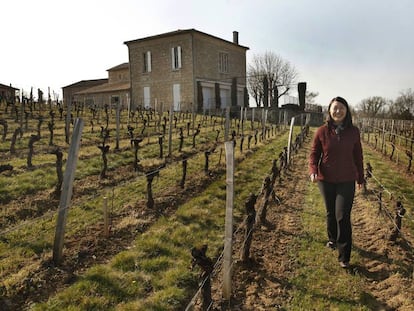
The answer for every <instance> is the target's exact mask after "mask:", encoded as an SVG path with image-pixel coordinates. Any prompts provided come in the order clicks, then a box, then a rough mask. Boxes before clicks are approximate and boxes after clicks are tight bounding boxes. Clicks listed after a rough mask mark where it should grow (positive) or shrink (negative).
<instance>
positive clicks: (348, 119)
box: [326, 96, 352, 127]
mask: <svg viewBox="0 0 414 311" xmlns="http://www.w3.org/2000/svg"><path fill="white" fill-rule="evenodd" d="M333 102H338V103H341V104H342V105H344V106H345V107H346V115H345V119H344V122H343V127H351V126H352V115H351V110H350V109H349V106H348V102H347V101H346V100H345V98H343V97H340V96H337V97H334V98H332V100H331V102H330V103H329V106H328V116H327V118H326V121H327V122H328V123H333V119H332V117H331V114H330V112H329V111H330V109H331V105H332V103H333Z"/></svg>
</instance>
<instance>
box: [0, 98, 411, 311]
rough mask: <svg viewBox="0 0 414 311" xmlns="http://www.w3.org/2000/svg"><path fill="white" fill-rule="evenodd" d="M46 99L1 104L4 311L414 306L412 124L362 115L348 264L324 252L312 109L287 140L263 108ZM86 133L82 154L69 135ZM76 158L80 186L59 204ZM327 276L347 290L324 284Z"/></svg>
mask: <svg viewBox="0 0 414 311" xmlns="http://www.w3.org/2000/svg"><path fill="white" fill-rule="evenodd" d="M37 108H38V110H36V109H34V110H33V111H34V112H32V111H31V113H25V114H23V113H22V112H21V111H20V112H19V111H18V109H12V108H11V107H7V106H6V104H5V103H3V104H0V111H2V114H1V115H0V125H3V133H2V134H3V135H2V139H1V142H0V154H1V159H0V168H1V169H0V171H1V172H0V202H1V211H0V275H1V283H0V306H1V309H2V310H3V309H4V310H25V309H33V310H45V309H46V310H79V309H81V310H114V309H116V310H185V309H188V310H190V309H195V310H215V309H220V308H221V309H226V308H228V309H231V310H275V309H276V310H277V309H293V310H295V309H296V310H303V309H315V310H320V309H326V308H328V309H329V308H331V307H334V308H340V307H342V308H345V309H356V310H370V309H375V308H377V309H381V308H382V309H384V310H396V309H398V310H410V309H412V307H413V306H414V302H413V298H412V297H413V296H414V286H413V265H412V263H413V258H414V254H413V248H412V246H413V243H414V238H413V232H414V222H413V216H412V215H413V209H414V196H413V181H414V178H413V174H412V169H411V160H410V157H409V153H410V152H411V154H412V145H413V143H412V141H413V132H412V126H411V132H410V127H407V125H405V124H404V125H402V129H401V131H399V125H398V124H396V123H393V125H392V126H393V128H392V131H391V130H389V131H390V132H391V134H387V135H385V134H383V135H382V136H380V135H381V134H379V132H375V131H376V130H377V128H379V127H377V126H375V127H374V125H373V124H372V123H369V122H368V121H361V122H362V123H361V124H363V125H364V126H361V133H362V137H363V140H364V157H365V162H369V165H370V169H368V168H367V176H366V177H367V187H366V189H365V191H364V193H360V194H358V196H357V198H356V204H355V205H356V206H355V210H354V214H356V215H355V216H354V217H355V218H354V224H355V233H354V235H355V239H356V242H355V244H356V246H355V248H356V250H355V251H354V253H355V255H354V256H355V264H354V266H353V269H352V270H351V271H350V273H343V272H342V271H339V268H337V267H336V265H334V264H335V261H334V256H332V258H331V259H332V260H329V259H328V258H329V256H322V257H324V258H320V257H321V254H322V253H323V252H326V250H325V249H324V248H323V244H324V228H323V226H324V225H323V206H322V203H321V200H320V198H319V196H318V193H317V189H316V188H315V187H314V186H312V185H311V184H310V183H308V180H307V164H306V156H307V152H308V148H309V143H310V139H311V136H312V134H313V129H311V130H310V132H309V128H308V127H307V126H304V125H305V118H297V120H296V122H295V124H294V127H293V138H292V144H291V146H292V148H291V149H289V150H288V148H287V145H288V141H289V140H290V137H289V128H288V127H287V126H284V125H280V124H277V125H276V124H271V123H269V122H268V121H267V120H266V117H265V114H262V115H261V116H257V115H256V118H255V117H254V114H253V113H250V115H249V117H246V115H245V114H243V113H239V114H235V113H232V114H228V115H227V116H226V113H222V114H221V115H198V114H194V113H189V112H188V113H186V112H172V111H171V112H164V113H158V112H155V111H151V110H137V111H136V112H134V113H131V114H128V112H127V111H124V110H116V109H111V108H110V107H106V109H88V110H86V109H85V110H76V111H74V113H73V115H72V116H70V117H69V119H68V115H65V112H64V111H62V109H59V107H54V106H50V107H46V106H44V107H42V109H41V108H40V107H37ZM230 115H231V116H232V117H230ZM67 120H69V121H70V122H67ZM362 128H363V129H364V130H362ZM382 128H387V129H388V126H385V125H384V126H383V127H382ZM1 129H2V128H1V127H0V130H1ZM76 135H78V136H76ZM375 136H377V137H381V139H383V141H384V142H383V144H382V145H383V146H384V147H382V150H379V148H380V147H379V146H380V144H379V143H378V138H377V140H374V139H373V137H375ZM386 137H388V140H387V139H386ZM76 139H78V140H79V144H80V147H79V149H78V150H77V151H76V157H74V158H72V159H71V158H70V156H69V154H70V148H71V147H72V146H73V144H72V145H71V144H69V143H68V142H70V141H72V142H74V141H76ZM225 141H230V142H232V146H233V148H232V149H233V152H234V160H235V172H234V211H233V213H234V215H233V217H234V224H233V239H234V241H233V247H234V248H233V252H232V259H231V263H230V264H231V266H230V268H231V271H232V273H231V274H232V278H231V284H228V280H226V278H225V277H224V276H223V271H222V269H223V262H224V261H225V260H228V258H223V257H225V256H223V251H224V249H223V248H224V244H223V240H224V234H225V229H224V225H225V216H226V215H225V214H226V184H227V179H226V156H227V155H226V150H225V147H224V146H225V144H224V142H225ZM374 141H376V144H375V143H374ZM387 141H389V142H388V143H387ZM226 146H227V145H226ZM393 146H394V147H393ZM393 148H394V149H393ZM384 150H386V151H385V152H384ZM393 150H394V151H393ZM392 152H394V154H393V156H390V155H391V153H392ZM403 155H404V156H403ZM70 161H72V163H75V165H74V170H73V172H72V173H73V175H74V180H73V184H72V187H73V192H72V191H69V192H68V193H66V195H67V196H69V197H70V198H69V199H70V204H68V205H63V206H62V196H65V191H66V190H67V189H66V188H65V183H64V181H65V177H66V176H67V175H68V174H67V171H69V170H65V164H67V163H70ZM62 185H63V186H62ZM62 211H64V212H65V219H64V229H62V228H58V225H57V224H58V223H59V215H60V214H61V213H62ZM366 213H369V214H366ZM384 224H386V225H384ZM62 230H63V231H64V242H63V249H61V250H60V251H61V253H57V252H58V251H57V248H56V236H57V233H58V232H61V231H62ZM364 230H365V231H364ZM374 246H375V247H378V249H375V250H372V249H370V248H371V247H374ZM312 256H314V257H312ZM325 257H326V258H325ZM379 261H381V262H382V265H380V264H378V262H379ZM379 268H381V269H379ZM341 272H342V273H341ZM331 274H334V275H337V274H339V276H336V277H335V280H336V281H337V282H338V285H339V286H338V287H340V288H342V289H344V288H345V289H344V291H343V292H341V291H340V290H339V288H337V289H331V291H326V288H331V287H333V286H332V284H331V283H329V282H328V281H327V280H328V279H330V278H331V277H330V275H331ZM224 275H225V274H224ZM317 277H319V279H320V280H318V281H316V280H317ZM331 281H332V280H331ZM387 282H389V286H387V287H386V286H385V285H386V284H388V283H387ZM394 282H395V283H394ZM312 284H314V287H312V286H313V285H312ZM395 284H398V286H397V287H396V288H397V289H398V290H397V291H396V292H393V293H391V292H390V291H391V290H388V291H387V289H389V288H390V287H391V285H392V286H396V285H395ZM223 287H225V288H227V289H228V288H229V287H230V290H231V292H232V295H231V296H232V297H231V298H230V299H224V298H226V297H224V298H223V296H226V294H224V295H223V292H222V291H223ZM318 287H319V288H318ZM322 293H324V294H323V295H322ZM396 297H398V298H396Z"/></svg>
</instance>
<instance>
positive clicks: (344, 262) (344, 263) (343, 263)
mask: <svg viewBox="0 0 414 311" xmlns="http://www.w3.org/2000/svg"><path fill="white" fill-rule="evenodd" d="M339 265H340V266H341V268H344V269H348V268H349V262H347V261H340V262H339Z"/></svg>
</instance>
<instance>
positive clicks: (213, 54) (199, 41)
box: [126, 31, 247, 111]
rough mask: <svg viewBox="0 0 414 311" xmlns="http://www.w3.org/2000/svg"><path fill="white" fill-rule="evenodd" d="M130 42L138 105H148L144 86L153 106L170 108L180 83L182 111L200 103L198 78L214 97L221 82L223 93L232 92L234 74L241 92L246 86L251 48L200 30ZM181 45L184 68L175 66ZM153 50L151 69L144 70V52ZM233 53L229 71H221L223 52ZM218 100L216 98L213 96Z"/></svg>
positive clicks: (134, 101)
mask: <svg viewBox="0 0 414 311" xmlns="http://www.w3.org/2000/svg"><path fill="white" fill-rule="evenodd" d="M126 44H127V45H128V52H129V63H130V78H131V100H132V105H133V106H135V107H138V106H144V87H146V88H149V89H150V92H149V93H150V97H151V98H150V103H151V107H152V108H155V109H157V110H159V109H161V107H162V109H163V110H164V111H165V110H168V109H169V107H171V105H172V103H173V85H174V84H179V85H180V101H181V105H180V110H182V111H184V110H192V109H193V106H195V105H197V81H201V82H202V83H203V85H204V87H208V88H211V87H212V88H213V89H212V92H209V93H210V94H211V96H212V97H214V95H215V92H214V84H215V83H217V82H219V83H220V85H221V87H220V88H221V89H223V92H222V93H223V94H229V93H230V87H231V82H232V78H233V77H237V78H238V81H237V82H238V86H239V92H240V93H241V94H242V92H243V88H244V87H245V85H246V77H245V76H246V50H247V48H245V47H241V46H239V45H236V44H233V43H231V42H226V41H223V40H220V39H218V38H214V37H211V36H209V35H206V34H203V33H200V32H197V31H183V32H176V33H172V34H170V35H168V36H154V37H149V38H145V39H142V40H135V41H130V42H127V43H126ZM175 46H180V47H181V61H182V66H181V68H180V69H173V68H172V48H173V47H175ZM147 51H150V52H151V72H144V56H143V55H144V53H146V52H147ZM220 52H224V53H227V54H228V56H229V61H228V65H229V66H228V68H229V69H228V72H227V73H220V72H219V65H218V64H219V53H220ZM213 99H214V98H213Z"/></svg>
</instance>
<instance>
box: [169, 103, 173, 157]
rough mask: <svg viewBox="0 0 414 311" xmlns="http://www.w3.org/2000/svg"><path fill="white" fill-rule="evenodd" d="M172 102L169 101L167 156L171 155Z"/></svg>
mask: <svg viewBox="0 0 414 311" xmlns="http://www.w3.org/2000/svg"><path fill="white" fill-rule="evenodd" d="M173 108H174V103H171V106H170V120H169V122H170V124H169V126H168V157H171V156H172V151H171V149H172V124H173V111H174V109H173Z"/></svg>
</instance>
